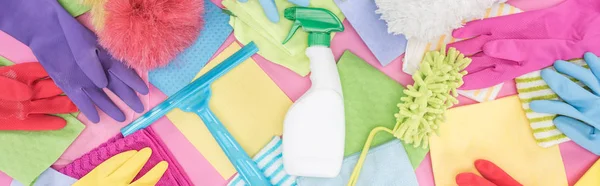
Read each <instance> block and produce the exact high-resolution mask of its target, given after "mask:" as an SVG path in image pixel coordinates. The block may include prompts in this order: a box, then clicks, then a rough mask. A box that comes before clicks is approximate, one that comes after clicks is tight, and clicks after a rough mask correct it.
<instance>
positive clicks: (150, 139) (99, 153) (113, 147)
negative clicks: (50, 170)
mask: <svg viewBox="0 0 600 186" xmlns="http://www.w3.org/2000/svg"><path fill="white" fill-rule="evenodd" d="M144 148H150V149H152V153H151V155H150V157H149V158H147V159H148V161H147V162H146V163H143V164H142V163H140V162H138V163H140V164H138V165H140V166H139V167H136V168H137V171H135V172H136V173H135V174H133V176H135V175H137V176H135V178H133V177H131V178H130V180H129V181H132V180H131V179H133V181H136V180H139V179H142V178H141V177H142V176H143V175H148V174H150V175H153V173H150V171H151V169H152V168H153V167H155V166H166V165H158V164H165V163H161V162H164V161H166V162H167V163H168V168H167V170H166V171H165V172H164V175H163V174H160V175H162V177H158V178H160V180H158V182H157V183H156V184H151V185H158V186H180V185H181V186H187V185H192V184H191V182H190V180H189V178H188V176H187V175H186V174H185V172H184V171H183V170H182V168H181V165H179V163H178V162H177V160H175V158H174V157H173V155H172V154H171V152H170V151H169V150H168V149H166V147H165V145H164V143H163V142H162V141H161V140H160V139H159V138H157V137H156V134H155V132H154V131H152V129H149V130H141V131H138V132H136V133H134V134H132V135H130V136H127V137H123V136H121V135H118V136H116V137H114V138H113V139H110V140H109V141H107V142H106V143H104V144H102V145H100V146H99V147H97V148H96V149H94V150H92V151H90V152H88V153H87V154H85V155H83V156H82V157H80V158H79V159H77V160H75V161H73V163H71V164H69V165H67V166H66V167H64V168H62V169H60V170H59V171H60V172H61V173H63V174H65V175H67V176H70V177H73V178H76V179H80V181H82V182H81V183H80V184H83V185H87V184H86V183H89V182H88V181H95V180H90V179H92V178H86V175H89V174H92V175H93V174H96V173H98V172H97V171H96V173H92V172H94V170H99V169H101V168H98V167H100V166H109V165H106V164H105V165H103V164H102V163H103V162H105V161H107V160H108V159H110V158H111V157H113V156H115V155H117V154H120V153H122V152H126V151H131V150H136V151H140V152H141V153H148V152H142V151H144V150H142V149H144ZM129 153H131V152H129ZM149 154H150V153H149ZM144 162H145V161H144ZM117 164H118V163H117ZM113 165H114V164H113ZM142 165H143V167H142ZM95 168H98V169H95ZM105 168H106V167H105ZM109 168H113V167H109ZM112 170H113V169H108V170H106V172H104V173H110V172H112ZM140 170H141V171H140ZM137 172H139V174H138V173H137ZM99 173H103V172H99ZM123 175H131V174H129V173H127V174H125V172H124V174H123ZM96 176H103V175H96ZM104 176H107V175H104ZM100 185H107V184H100ZM108 185H113V184H108Z"/></svg>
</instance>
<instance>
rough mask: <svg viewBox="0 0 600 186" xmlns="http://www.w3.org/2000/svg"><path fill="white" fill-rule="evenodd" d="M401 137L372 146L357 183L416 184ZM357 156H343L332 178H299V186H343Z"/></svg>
mask: <svg viewBox="0 0 600 186" xmlns="http://www.w3.org/2000/svg"><path fill="white" fill-rule="evenodd" d="M404 148H405V147H403V145H402V142H401V141H400V140H397V139H395V140H392V141H389V142H387V143H384V144H382V145H380V146H378V147H375V148H373V149H371V150H370V151H369V153H368V155H367V158H366V159H365V165H364V166H363V170H364V171H363V172H364V173H363V174H362V175H361V176H360V178H359V179H358V181H357V183H356V185H359V186H370V185H385V186H418V185H419V183H418V182H417V176H416V175H415V172H414V171H413V166H411V164H410V161H409V160H408V156H407V155H406V152H405V151H404ZM358 159H359V154H354V155H352V156H349V157H346V158H344V163H343V165H342V171H341V172H340V175H338V176H337V177H335V178H311V177H299V178H298V181H297V182H298V185H299V186H339V185H346V183H348V180H349V179H350V176H351V174H352V169H353V168H354V166H355V165H356V163H357V162H358Z"/></svg>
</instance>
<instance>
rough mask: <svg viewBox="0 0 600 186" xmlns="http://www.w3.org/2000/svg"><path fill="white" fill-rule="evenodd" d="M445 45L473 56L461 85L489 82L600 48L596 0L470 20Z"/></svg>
mask: <svg viewBox="0 0 600 186" xmlns="http://www.w3.org/2000/svg"><path fill="white" fill-rule="evenodd" d="M452 35H453V36H454V37H456V38H471V37H474V38H472V39H468V40H463V41H459V42H456V43H452V44H450V45H448V47H455V48H456V49H458V50H459V51H460V52H462V53H465V55H473V56H472V57H471V58H472V59H473V62H472V63H471V65H469V67H467V69H466V71H467V72H469V74H468V75H466V76H465V77H464V81H465V84H464V85H463V86H462V87H461V88H460V89H463V90H471V89H480V88H486V87H491V86H494V85H496V84H499V83H502V82H504V81H506V80H510V79H513V78H515V77H518V76H520V75H523V74H526V73H528V72H532V71H535V70H539V69H542V68H544V67H548V66H550V65H552V63H554V61H556V60H560V59H562V60H568V59H574V58H581V57H582V56H583V54H584V53H585V52H586V51H591V52H594V53H600V1H599V0H566V1H565V2H563V3H561V4H558V5H556V6H554V7H551V8H546V9H542V10H536V11H530V12H524V13H519V14H513V15H508V16H501V17H495V18H490V19H484V20H476V21H471V22H469V23H467V25H465V27H463V28H460V29H457V30H455V31H454V32H453V33H452Z"/></svg>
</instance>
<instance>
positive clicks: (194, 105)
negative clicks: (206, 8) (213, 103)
mask: <svg viewBox="0 0 600 186" xmlns="http://www.w3.org/2000/svg"><path fill="white" fill-rule="evenodd" d="M257 51H258V48H256V45H254V43H250V44H248V45H246V46H244V48H242V49H240V50H239V51H238V52H236V53H235V54H233V55H232V56H230V57H229V58H227V59H226V60H225V61H224V62H222V63H221V64H219V65H217V66H216V67H214V68H213V69H212V70H210V71H209V72H207V73H206V74H205V75H203V76H201V77H200V78H198V79H196V80H194V81H193V82H192V83H190V84H189V85H188V86H186V87H184V88H183V89H181V90H180V91H178V92H177V93H175V94H174V95H172V96H170V97H169V98H168V99H167V100H165V101H163V102H162V103H160V104H159V105H157V106H156V107H154V108H153V109H151V110H149V111H148V112H147V113H146V114H144V115H142V116H141V117H140V118H138V119H137V120H135V121H133V122H132V123H130V124H129V125H127V126H125V127H124V128H123V129H121V133H122V134H123V136H128V135H130V134H132V133H134V132H135V131H138V130H140V129H144V128H146V127H148V126H149V125H150V124H152V123H153V122H154V121H156V120H158V119H159V118H160V117H162V116H164V115H165V114H166V113H167V112H169V111H171V110H172V109H174V108H180V109H181V110H183V111H186V112H194V113H196V114H197V115H198V116H199V117H200V118H201V119H202V121H204V124H205V125H206V127H207V128H208V130H209V131H210V133H211V134H212V135H213V137H214V138H215V140H216V141H217V143H219V146H220V147H221V149H222V150H223V151H224V152H225V154H226V155H227V157H228V158H229V160H230V161H231V163H233V165H234V166H235V168H236V169H237V171H238V172H239V174H240V175H241V176H242V178H244V181H245V182H246V183H249V184H262V185H269V182H268V180H267V178H266V177H265V176H264V175H263V174H262V172H261V171H260V169H259V168H258V167H257V165H256V163H254V161H252V159H250V157H249V156H248V154H246V152H244V149H242V147H240V145H239V143H238V142H237V141H236V140H235V139H234V138H233V136H232V135H231V134H230V133H229V132H228V131H227V129H226V128H225V127H224V126H223V124H222V123H221V121H219V119H218V118H217V117H216V116H215V115H214V113H213V112H212V111H211V110H210V108H209V107H208V102H209V99H210V97H211V94H212V93H211V89H210V88H211V87H210V86H211V84H212V83H213V82H214V81H215V80H217V79H218V78H220V77H221V76H223V75H224V74H225V73H227V72H229V71H230V70H232V69H233V68H234V67H236V66H237V65H239V64H240V63H241V62H243V61H245V60H246V59H248V58H250V56H252V55H253V54H255V53H256V52H257Z"/></svg>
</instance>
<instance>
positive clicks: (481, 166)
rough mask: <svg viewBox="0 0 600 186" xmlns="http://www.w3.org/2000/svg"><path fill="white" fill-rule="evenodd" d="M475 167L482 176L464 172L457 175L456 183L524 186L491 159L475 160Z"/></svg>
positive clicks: (480, 185) (469, 185) (459, 184)
mask: <svg viewBox="0 0 600 186" xmlns="http://www.w3.org/2000/svg"><path fill="white" fill-rule="evenodd" d="M475 168H476V169H477V172H479V174H481V176H479V175H477V174H475V173H471V172H463V173H460V174H458V175H456V184H458V186H473V185H477V186H522V184H521V183H519V182H518V181H517V180H515V179H514V178H513V177H511V176H510V175H508V174H507V173H506V172H504V170H502V168H500V167H498V166H497V165H496V164H494V163H492V162H491V161H488V160H483V159H479V160H475Z"/></svg>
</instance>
